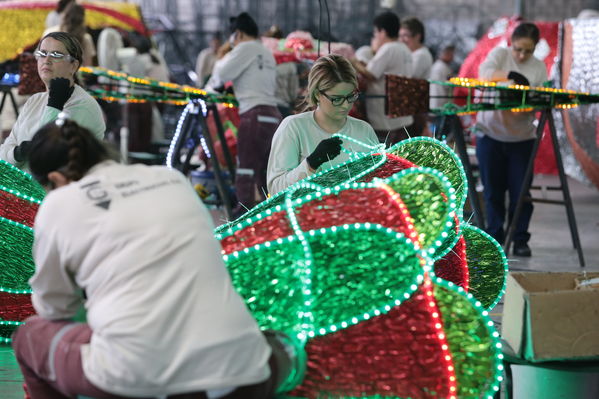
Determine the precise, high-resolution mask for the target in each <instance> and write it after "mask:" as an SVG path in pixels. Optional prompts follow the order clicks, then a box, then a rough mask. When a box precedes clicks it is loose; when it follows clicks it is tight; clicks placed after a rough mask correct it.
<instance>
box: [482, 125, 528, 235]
mask: <svg viewBox="0 0 599 399" xmlns="http://www.w3.org/2000/svg"><path fill="white" fill-rule="evenodd" d="M533 145H534V139H533V140H526V141H519V142H515V143H506V142H502V141H498V140H495V139H492V138H490V137H488V136H483V137H478V138H477V140H476V157H477V158H478V165H479V169H480V177H481V180H482V183H483V186H484V197H485V207H486V210H487V227H486V229H485V230H486V231H487V233H489V234H490V235H491V236H492V237H493V238H495V239H496V240H497V241H498V242H499V243H500V244H503V241H504V238H505V237H504V234H505V231H504V223H505V192H506V191H507V192H508V193H509V208H508V220H510V221H511V220H512V216H513V214H514V211H515V209H516V202H517V201H518V196H519V195H520V190H521V188H522V183H523V182H524V175H525V174H526V167H527V166H528V162H529V160H530V157H531V154H532V148H533ZM526 195H528V196H530V193H529V192H527V193H526ZM532 210H533V205H532V203H530V202H524V203H523V206H522V211H521V213H520V217H519V218H518V220H517V221H516V225H515V226H516V229H515V232H514V241H515V242H522V243H526V242H528V240H529V239H530V234H529V233H528V225H529V223H530V218H531V216H532Z"/></svg>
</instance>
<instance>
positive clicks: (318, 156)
mask: <svg viewBox="0 0 599 399" xmlns="http://www.w3.org/2000/svg"><path fill="white" fill-rule="evenodd" d="M341 144H343V141H341V139H340V138H339V137H331V138H330V139H324V140H322V141H321V142H320V143H318V145H317V146H316V148H315V149H314V151H313V152H312V154H310V155H308V157H307V158H306V160H307V161H308V165H310V167H311V168H312V169H314V170H316V169H318V167H319V166H320V165H322V164H323V163H325V162H326V161H328V160H330V159H333V158H335V157H336V156H337V155H339V153H340V152H341Z"/></svg>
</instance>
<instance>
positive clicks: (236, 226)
mask: <svg viewBox="0 0 599 399" xmlns="http://www.w3.org/2000/svg"><path fill="white" fill-rule="evenodd" d="M423 176H430V177H432V178H434V179H436V181H438V183H437V184H438V185H439V186H440V187H442V188H443V189H444V190H445V192H444V194H445V195H446V197H447V198H448V199H449V201H448V205H447V210H448V211H447V212H446V214H445V215H443V217H441V219H440V220H441V222H440V223H437V224H433V226H432V227H434V228H438V229H442V230H441V231H438V232H434V233H433V231H434V230H432V229H431V227H426V226H418V228H420V227H422V229H423V230H424V231H427V228H428V229H431V232H429V233H428V234H429V235H430V236H431V237H434V239H432V240H430V244H429V245H427V248H426V251H427V256H432V255H435V256H434V257H435V258H436V257H437V256H436V252H437V251H438V248H439V247H440V246H441V245H443V243H444V240H445V238H446V237H449V236H450V233H451V232H452V231H453V230H454V223H453V212H454V211H455V207H456V204H455V201H454V198H455V195H454V194H453V192H452V190H453V189H452V187H451V183H450V181H449V179H448V178H447V177H446V176H444V174H443V173H441V172H439V171H438V170H435V169H432V168H428V167H417V168H410V169H405V170H402V171H400V172H398V173H396V174H394V175H393V176H391V177H388V178H386V179H375V180H373V181H372V182H368V183H351V184H349V183H344V184H342V185H338V186H336V187H333V188H324V189H321V191H316V192H312V193H310V194H307V195H305V196H304V197H301V198H297V199H295V200H293V201H291V199H290V198H289V200H290V201H291V206H296V207H297V206H301V205H304V204H305V203H307V202H310V201H312V200H313V199H318V198H320V197H322V196H326V195H331V194H335V195H336V194H338V193H339V192H341V191H343V190H347V189H365V188H371V189H379V188H380V186H381V184H387V185H389V186H390V187H391V188H394V187H395V188H399V190H398V191H397V190H396V192H398V194H399V195H400V197H401V198H403V197H404V196H405V197H406V198H410V195H409V193H410V191H411V190H410V189H409V188H408V189H401V188H400V187H401V184H400V183H401V182H402V180H403V181H404V183H405V182H411V181H412V179H411V178H412V177H415V179H414V181H415V182H416V183H422V182H423V178H422V177H423ZM317 187H318V186H316V185H314V184H311V183H309V182H305V181H302V183H301V184H298V185H297V186H294V187H293V188H292V189H291V190H290V191H291V193H293V190H295V189H302V188H310V189H311V190H315V189H317ZM285 192H286V193H287V191H285ZM289 195H290V196H291V195H292V194H289ZM287 204H289V203H287ZM406 205H408V204H406ZM284 209H285V208H284V207H283V206H281V205H276V206H275V207H274V208H273V209H266V210H264V209H262V212H260V213H257V214H254V215H253V216H250V217H248V218H244V219H242V220H241V221H240V222H237V223H232V224H229V225H228V227H227V229H226V230H224V229H222V230H220V232H218V233H216V234H215V236H216V238H217V239H218V240H222V239H224V238H226V237H229V236H231V235H233V234H235V232H237V231H240V230H243V229H244V228H246V227H248V226H250V225H252V224H253V223H255V222H258V221H260V220H262V219H263V218H265V217H268V216H270V215H271V214H273V213H275V212H280V211H282V210H284ZM286 209H289V205H287V207H286ZM286 209H285V210H286ZM409 210H410V208H409V206H408V211H409ZM292 227H293V226H292ZM419 233H420V231H419ZM425 242H427V241H425Z"/></svg>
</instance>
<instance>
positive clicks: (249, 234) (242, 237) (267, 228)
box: [220, 211, 293, 254]
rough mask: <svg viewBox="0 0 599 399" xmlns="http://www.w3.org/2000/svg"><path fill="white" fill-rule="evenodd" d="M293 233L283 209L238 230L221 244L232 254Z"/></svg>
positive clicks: (224, 249)
mask: <svg viewBox="0 0 599 399" xmlns="http://www.w3.org/2000/svg"><path fill="white" fill-rule="evenodd" d="M292 234H293V229H292V228H291V225H290V224H289V220H287V214H286V212H284V211H281V212H277V213H273V214H272V215H270V216H268V217H266V218H264V219H262V220H259V221H257V222H254V223H252V225H251V226H248V227H246V228H245V229H242V230H238V231H236V232H235V233H234V234H233V235H231V236H229V237H226V238H223V239H222V240H221V242H220V244H221V247H222V249H223V252H224V253H225V254H230V253H232V252H235V251H241V250H242V249H244V248H249V247H252V246H254V245H256V244H262V243H265V242H267V241H272V240H275V239H277V238H279V237H281V238H282V237H287V236H290V235H292Z"/></svg>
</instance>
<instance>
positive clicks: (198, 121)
mask: <svg viewBox="0 0 599 399" xmlns="http://www.w3.org/2000/svg"><path fill="white" fill-rule="evenodd" d="M201 102H202V100H192V103H193V108H192V109H191V110H190V111H189V113H188V115H187V117H186V119H185V121H184V124H183V126H182V128H181V132H180V133H179V137H178V139H177V142H176V143H175V150H174V153H173V154H172V159H173V167H175V168H177V169H179V170H180V171H181V172H182V173H183V174H184V175H187V174H188V173H189V172H190V170H191V165H190V163H191V157H192V155H193V152H194V150H195V149H196V148H197V147H198V146H200V145H201V144H202V140H203V141H204V143H205V144H206V147H207V149H208V152H210V154H209V158H208V159H209V162H210V167H211V169H212V170H213V172H214V179H215V183H216V188H217V190H218V194H219V196H220V200H221V202H222V205H223V207H224V210H225V215H226V216H227V218H228V219H232V217H233V212H232V199H231V196H230V195H229V186H228V185H227V182H226V180H225V178H224V173H223V170H222V168H221V166H220V164H219V162H218V159H217V157H216V152H215V149H214V142H213V141H212V136H211V134H210V131H209V130H208V125H207V124H206V118H207V117H208V116H209V115H210V113H211V112H212V115H213V117H214V118H215V122H216V125H217V130H218V129H220V130H221V132H220V133H219V132H218V131H217V134H218V136H219V139H220V140H221V143H222V150H223V153H224V156H225V160H226V162H227V167H228V168H229V169H231V168H234V166H233V161H232V157H231V154H230V152H229V149H228V147H227V145H226V141H225V140H224V133H222V126H220V118H218V116H215V115H218V111H217V108H216V106H214V107H212V106H207V107H206V108H205V110H206V114H205V115H204V111H203V109H202V105H203V104H201ZM219 126H220V127H219ZM183 148H188V149H189V151H188V152H187V154H186V155H185V160H184V161H183V163H180V162H179V159H180V156H181V150H182V149H183ZM233 171H234V169H233ZM232 183H233V175H231V184H232Z"/></svg>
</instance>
